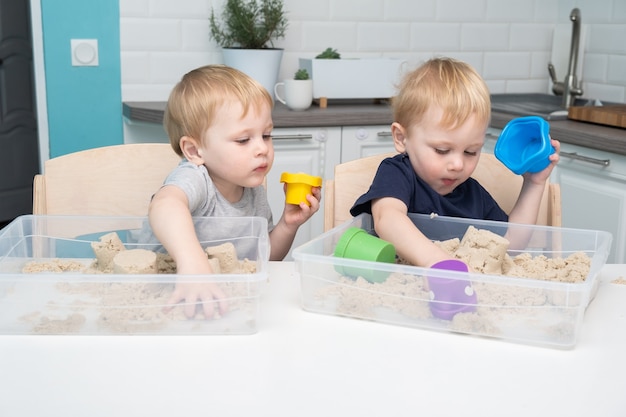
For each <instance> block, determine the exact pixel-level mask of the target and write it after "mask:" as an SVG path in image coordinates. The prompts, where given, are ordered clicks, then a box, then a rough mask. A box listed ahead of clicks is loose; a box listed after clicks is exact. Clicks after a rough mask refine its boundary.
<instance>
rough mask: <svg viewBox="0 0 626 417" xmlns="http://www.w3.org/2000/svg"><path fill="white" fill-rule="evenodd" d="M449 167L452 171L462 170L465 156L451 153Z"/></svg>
mask: <svg viewBox="0 0 626 417" xmlns="http://www.w3.org/2000/svg"><path fill="white" fill-rule="evenodd" d="M448 169H449V170H450V171H460V170H462V169H463V157H462V156H459V155H451V156H450V159H449V160H448Z"/></svg>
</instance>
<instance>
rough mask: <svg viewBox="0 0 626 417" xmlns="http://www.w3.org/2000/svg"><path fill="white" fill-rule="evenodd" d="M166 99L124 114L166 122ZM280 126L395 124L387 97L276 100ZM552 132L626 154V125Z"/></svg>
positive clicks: (500, 123) (496, 119)
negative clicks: (298, 103)
mask: <svg viewBox="0 0 626 417" xmlns="http://www.w3.org/2000/svg"><path fill="white" fill-rule="evenodd" d="M165 104H166V103H165V102H158V101H152V102H124V103H123V114H124V117H126V118H127V119H129V120H130V121H137V122H149V123H162V120H163V111H164V110H165ZM272 117H273V120H274V126H275V127H276V128H289V127H322V126H366V125H386V124H391V122H392V114H391V108H390V106H389V104H388V103H387V102H385V101H379V102H376V101H369V100H364V101H356V102H341V103H333V102H330V103H329V104H328V107H327V108H320V107H319V106H317V105H316V104H314V105H313V106H311V107H310V108H309V109H308V110H305V111H301V112H296V111H291V110H289V109H288V108H287V107H286V106H284V105H283V104H282V103H276V105H275V107H274V111H273V114H272ZM515 117H517V116H515V115H511V114H506V113H500V112H492V114H491V127H494V128H499V129H501V128H503V127H504V126H505V125H506V123H507V122H508V121H509V120H511V119H513V118H515ZM549 123H550V135H551V136H552V137H553V138H555V139H558V140H560V141H561V142H563V143H569V144H572V145H580V146H585V147H588V148H591V149H597V150H601V151H607V152H613V153H616V154H620V155H626V129H620V128H614V127H607V126H601V125H597V124H593V123H584V122H577V121H573V120H550V121H549Z"/></svg>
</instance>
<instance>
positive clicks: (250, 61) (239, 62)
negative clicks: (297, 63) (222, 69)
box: [222, 48, 283, 99]
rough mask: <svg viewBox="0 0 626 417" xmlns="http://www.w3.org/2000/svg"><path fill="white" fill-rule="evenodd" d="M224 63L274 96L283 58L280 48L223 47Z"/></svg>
mask: <svg viewBox="0 0 626 417" xmlns="http://www.w3.org/2000/svg"><path fill="white" fill-rule="evenodd" d="M222 56H223V58H224V65H228V66H229V67H233V68H236V69H238V70H240V71H242V72H244V73H246V74H248V75H249V76H250V77H252V78H254V79H255V80H257V81H258V82H259V83H261V85H263V87H265V89H266V90H267V91H268V93H269V94H270V95H271V96H272V99H273V98H274V85H276V82H277V81H278V72H279V71H280V63H281V60H282V58H283V50H282V49H241V48H223V49H222Z"/></svg>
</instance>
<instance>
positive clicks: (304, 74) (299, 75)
mask: <svg viewBox="0 0 626 417" xmlns="http://www.w3.org/2000/svg"><path fill="white" fill-rule="evenodd" d="M293 79H294V80H308V79H309V72H308V71H307V70H306V69H304V68H300V69H299V70H298V71H296V75H295V76H294V77H293Z"/></svg>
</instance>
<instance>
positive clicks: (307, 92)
mask: <svg viewBox="0 0 626 417" xmlns="http://www.w3.org/2000/svg"><path fill="white" fill-rule="evenodd" d="M281 87H282V88H283V89H284V90H283V95H282V96H281V95H280V94H279V92H278V90H279V89H280V88H281ZM274 95H275V97H276V100H278V101H280V102H281V103H283V104H284V105H286V106H287V107H289V108H290V109H291V110H306V109H308V108H309V107H311V103H312V102H313V80H311V78H310V77H309V72H308V71H307V70H306V69H305V68H300V69H299V70H297V71H296V73H295V74H294V76H293V78H291V79H287V80H284V81H283V82H280V83H276V85H275V86H274Z"/></svg>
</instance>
